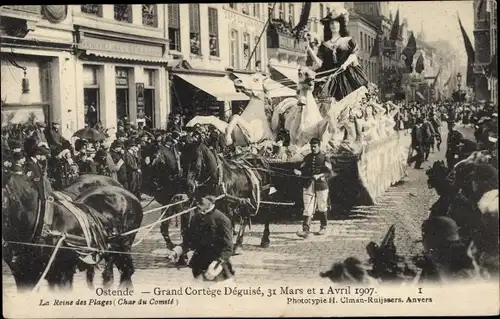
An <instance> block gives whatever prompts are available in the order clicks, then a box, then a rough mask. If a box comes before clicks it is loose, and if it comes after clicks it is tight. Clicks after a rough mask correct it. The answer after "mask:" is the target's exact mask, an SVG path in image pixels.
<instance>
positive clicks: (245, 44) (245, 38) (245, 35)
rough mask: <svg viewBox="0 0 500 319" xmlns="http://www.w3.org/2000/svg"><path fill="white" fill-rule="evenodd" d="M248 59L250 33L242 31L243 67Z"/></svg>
mask: <svg viewBox="0 0 500 319" xmlns="http://www.w3.org/2000/svg"><path fill="white" fill-rule="evenodd" d="M249 59H250V34H248V33H243V61H244V62H245V67H246V65H247V64H248V60H249Z"/></svg>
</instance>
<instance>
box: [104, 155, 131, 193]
mask: <svg viewBox="0 0 500 319" xmlns="http://www.w3.org/2000/svg"><path fill="white" fill-rule="evenodd" d="M110 154H111V158H112V160H113V163H114V166H113V167H108V169H110V171H115V172H116V178H117V180H118V182H119V183H120V184H122V185H123V186H124V187H125V188H127V187H128V184H127V167H126V165H125V163H123V164H122V165H121V166H120V167H118V166H117V164H118V162H119V161H120V160H123V155H122V154H119V153H116V152H111V153H110Z"/></svg>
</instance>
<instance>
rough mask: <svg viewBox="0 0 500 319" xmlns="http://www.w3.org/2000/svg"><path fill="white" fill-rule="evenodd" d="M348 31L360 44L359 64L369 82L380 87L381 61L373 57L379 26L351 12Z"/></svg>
mask: <svg viewBox="0 0 500 319" xmlns="http://www.w3.org/2000/svg"><path fill="white" fill-rule="evenodd" d="M347 29H348V30H349V33H350V35H351V36H352V37H353V39H354V40H355V41H356V43H357V44H358V62H359V64H360V65H361V67H362V68H363V70H364V71H365V73H366V76H367V78H368V80H369V81H370V82H372V83H374V84H376V85H377V86H378V83H379V76H378V72H379V70H380V65H379V59H377V57H371V55H372V51H373V49H374V45H375V41H376V40H377V35H378V33H379V30H378V29H377V26H376V25H375V24H373V23H372V22H371V21H370V20H368V19H366V18H365V17H363V16H362V15H360V14H358V13H356V11H354V10H351V12H350V14H349V22H348V23H347Z"/></svg>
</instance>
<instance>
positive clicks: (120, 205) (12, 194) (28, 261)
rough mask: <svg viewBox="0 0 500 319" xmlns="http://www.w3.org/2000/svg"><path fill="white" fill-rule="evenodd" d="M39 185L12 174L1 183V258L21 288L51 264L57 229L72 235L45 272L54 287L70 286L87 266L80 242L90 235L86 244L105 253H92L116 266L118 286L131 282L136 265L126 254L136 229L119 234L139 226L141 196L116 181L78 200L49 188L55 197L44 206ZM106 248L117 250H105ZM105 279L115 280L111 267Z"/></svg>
mask: <svg viewBox="0 0 500 319" xmlns="http://www.w3.org/2000/svg"><path fill="white" fill-rule="evenodd" d="M45 184H48V183H45ZM47 186H48V185H47ZM37 188H38V187H37V186H36V185H35V184H34V183H33V182H31V181H30V180H29V179H28V178H26V177H25V176H22V175H12V176H10V178H9V180H8V182H7V183H6V185H5V187H3V188H2V208H3V224H2V230H3V239H4V240H5V242H4V254H3V257H4V260H5V262H6V263H7V264H8V266H9V268H10V269H11V271H12V274H13V276H14V279H15V281H16V286H17V288H18V290H20V291H24V290H26V289H30V288H33V287H35V284H36V283H37V282H38V281H39V280H41V279H42V278H40V277H41V275H42V273H43V272H44V270H45V268H46V267H48V266H49V264H48V263H49V256H50V255H51V254H52V252H53V248H52V247H53V244H54V243H55V242H56V241H57V237H58V234H59V233H60V234H67V235H68V237H67V238H66V239H65V240H64V242H63V244H62V246H61V248H62V249H61V250H59V251H58V252H57V254H56V255H55V258H54V259H53V263H52V265H50V268H49V269H48V272H47V274H46V276H45V279H46V280H47V281H48V283H49V287H50V288H51V289H54V288H56V287H58V288H60V289H70V288H72V284H73V276H74V272H75V269H77V268H80V269H81V270H83V269H88V267H89V264H88V263H86V261H88V260H87V258H80V254H84V252H86V245H85V244H83V243H82V240H83V242H85V241H86V240H85V239H88V240H89V241H88V242H87V245H88V246H90V247H91V248H94V249H97V251H98V252H100V253H101V254H93V255H92V256H93V257H94V258H96V257H99V256H102V257H104V259H105V260H106V261H107V264H108V265H113V264H115V265H116V266H117V267H118V269H119V270H120V272H121V281H120V285H121V286H123V287H129V286H131V285H132V281H131V277H132V275H133V273H134V267H133V263H132V259H131V256H130V255H129V254H127V253H128V252H130V249H131V244H132V241H133V240H134V238H135V233H134V234H130V235H127V236H120V235H119V234H120V233H124V232H127V231H130V230H133V229H136V228H137V227H139V226H140V224H141V222H142V208H141V205H140V202H139V201H138V200H137V198H136V197H135V196H134V195H133V194H131V193H130V192H128V191H127V190H125V189H123V188H122V187H117V186H93V187H89V188H86V189H85V190H84V191H83V192H82V193H80V194H79V195H78V196H77V197H76V198H75V199H73V198H71V196H65V195H64V193H58V192H52V190H50V189H46V192H45V193H46V194H50V196H51V197H52V198H55V200H54V201H45V205H44V201H42V197H41V193H39V190H38V189H37ZM47 188H49V186H48V187H47ZM47 203H50V204H47ZM47 216H52V223H50V222H48V220H47V221H46V220H45V218H47ZM82 220H84V221H83V222H82ZM46 227H47V228H48V229H46ZM47 230H48V232H47ZM44 245H45V246H44ZM105 249H107V250H113V251H116V252H119V253H106V252H103V250H105ZM120 253H123V254H120ZM87 256H89V255H87ZM92 278H93V277H92ZM87 280H89V277H87ZM103 280H104V284H105V286H109V285H110V284H111V281H112V268H111V276H110V274H109V270H108V271H105V272H104V273H103Z"/></svg>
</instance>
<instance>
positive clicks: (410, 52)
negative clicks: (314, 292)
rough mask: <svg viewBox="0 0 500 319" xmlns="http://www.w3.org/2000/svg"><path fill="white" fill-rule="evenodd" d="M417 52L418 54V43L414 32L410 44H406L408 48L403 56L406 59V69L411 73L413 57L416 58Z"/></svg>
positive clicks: (409, 40)
mask: <svg viewBox="0 0 500 319" xmlns="http://www.w3.org/2000/svg"><path fill="white" fill-rule="evenodd" d="M416 52H417V41H416V40H415V36H414V35H413V32H412V33H411V35H410V38H409V39H408V44H406V48H405V49H404V50H403V55H404V56H405V57H406V60H405V63H406V67H407V68H408V70H409V71H410V72H411V71H412V70H413V69H412V64H413V57H414V56H415V53H416Z"/></svg>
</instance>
